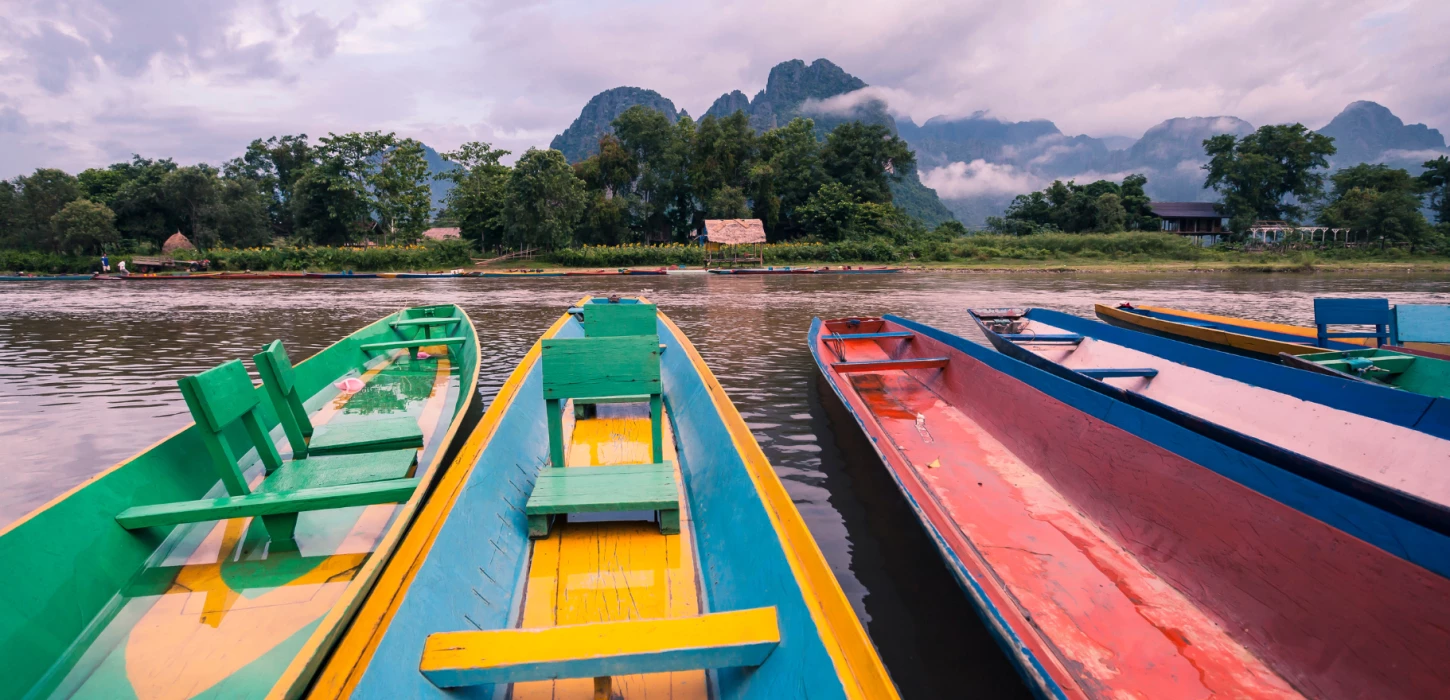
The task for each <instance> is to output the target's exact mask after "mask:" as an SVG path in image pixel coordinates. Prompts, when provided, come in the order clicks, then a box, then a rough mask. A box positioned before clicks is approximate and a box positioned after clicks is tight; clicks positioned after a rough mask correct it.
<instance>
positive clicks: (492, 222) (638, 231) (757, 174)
mask: <svg viewBox="0 0 1450 700" xmlns="http://www.w3.org/2000/svg"><path fill="white" fill-rule="evenodd" d="M612 126H613V133H612V134H606V135H604V136H602V137H600V139H599V148H598V151H597V152H596V153H595V154H594V155H593V156H591V157H589V158H587V159H585V160H583V161H581V162H579V163H576V164H574V166H572V172H569V166H567V165H565V164H564V161H563V158H562V156H561V155H560V154H559V153H558V152H557V151H536V150H530V151H529V152H528V153H525V154H524V156H523V157H522V158H520V159H519V162H518V163H517V164H515V166H514V167H513V168H511V169H510V168H507V167H504V166H502V165H500V164H499V158H501V157H502V156H504V155H506V153H505V152H503V151H497V150H494V149H493V148H492V147H491V146H489V145H488V144H484V143H470V144H466V145H465V146H464V147H463V148H462V149H460V150H459V151H456V152H453V153H447V154H444V157H445V158H448V159H449V160H451V161H453V162H455V163H457V164H458V165H460V166H461V168H460V169H459V170H458V171H455V172H454V173H452V174H450V175H449V176H448V177H450V178H451V179H453V180H454V182H455V183H456V185H457V186H456V187H455V188H454V190H453V191H452V193H450V195H449V198H448V205H447V209H446V211H445V212H444V217H445V218H447V219H449V220H451V221H454V222H456V223H457V224H458V226H459V227H460V228H461V229H462V230H463V236H464V237H465V238H467V239H469V240H473V241H477V242H478V243H479V244H480V245H481V246H482V247H483V248H484V249H485V250H488V249H493V248H495V247H497V246H502V247H505V248H510V249H514V248H519V247H533V248H542V249H546V250H555V249H559V248H563V247H567V246H569V245H571V244H586V245H618V244H622V243H640V242H648V243H664V242H670V241H674V242H684V241H688V240H691V239H692V238H694V237H695V236H696V235H697V234H698V233H700V232H702V231H703V230H704V223H705V219H731V218H758V219H761V220H762V221H763V222H764V224H765V229H766V234H767V236H768V237H769V239H770V240H772V241H785V240H792V239H796V238H800V237H802V236H807V235H810V236H814V237H816V238H820V239H822V240H826V241H837V240H864V239H869V238H872V237H876V236H886V237H889V238H892V239H893V240H904V239H906V238H910V237H912V236H915V235H919V234H921V233H924V232H925V231H926V229H925V227H924V226H923V225H922V224H921V223H920V222H918V221H916V220H914V219H912V218H911V217H910V216H907V215H906V214H905V213H904V212H902V211H901V210H900V209H899V208H898V207H896V206H894V205H893V203H892V191H891V183H892V182H893V181H895V180H898V179H900V178H901V177H902V175H901V173H904V172H913V171H912V168H914V167H915V156H914V155H913V154H912V152H911V150H910V149H909V148H907V146H906V143H905V142H904V141H902V140H901V139H900V138H897V137H896V136H894V135H892V134H891V132H890V131H889V130H888V129H887V128H886V127H884V126H880V125H875V124H864V123H861V122H847V123H844V124H841V125H840V126H838V127H836V128H835V129H834V130H832V131H831V132H830V133H828V134H827V135H826V137H825V140H824V141H822V140H821V139H819V138H818V137H817V134H816V129H815V125H814V123H813V122H812V121H811V120H809V119H796V120H793V121H792V122H790V123H789V124H787V125H786V126H783V127H781V128H779V129H772V130H770V131H766V132H765V133H763V134H760V135H757V133H756V131H755V130H754V129H753V128H751V125H750V121H749V118H748V117H747V116H746V115H745V113H743V112H736V113H734V114H733V115H731V116H728V117H723V118H716V117H715V116H713V115H710V116H706V117H705V118H704V119H701V120H700V121H699V122H698V123H697V122H695V121H693V120H691V119H690V118H689V117H688V116H685V117H681V118H680V119H678V120H675V121H671V120H670V118H669V116H668V115H666V114H664V113H662V112H660V111H658V110H655V109H649V108H647V107H642V106H635V107H631V108H630V109H628V110H625V111H624V113H623V114H620V115H619V117H618V118H616V119H615V120H614V122H613V123H612Z"/></svg>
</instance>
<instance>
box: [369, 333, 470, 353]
mask: <svg viewBox="0 0 1450 700" xmlns="http://www.w3.org/2000/svg"><path fill="white" fill-rule="evenodd" d="M466 342H468V339H467V338H464V337H462V336H455V337H451V338H413V339H411V340H384V341H382V342H377V343H363V344H362V345H359V346H358V349H359V350H362V351H363V352H369V353H370V352H377V351H379V350H397V349H399V348H408V349H409V350H411V351H412V355H413V357H417V356H418V348H421V347H423V346H425V345H462V344H464V343H466ZM450 349H451V348H450Z"/></svg>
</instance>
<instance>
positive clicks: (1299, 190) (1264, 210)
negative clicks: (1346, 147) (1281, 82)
mask: <svg viewBox="0 0 1450 700" xmlns="http://www.w3.org/2000/svg"><path fill="white" fill-rule="evenodd" d="M1203 149H1204V151H1205V152H1206V153H1207V154H1208V158H1209V160H1208V164H1207V165H1205V166H1204V170H1206V171H1208V176H1207V177H1206V178H1205V179H1204V182H1203V186H1204V187H1207V188H1212V189H1214V190H1216V191H1218V193H1219V196H1220V197H1222V198H1223V204H1222V211H1223V213H1224V215H1225V216H1227V217H1228V218H1229V228H1230V229H1232V230H1234V231H1237V232H1240V233H1242V232H1244V231H1247V230H1248V228H1249V227H1250V226H1252V225H1253V222H1254V221H1255V220H1256V219H1271V220H1283V221H1297V220H1300V219H1302V218H1304V214H1305V207H1304V203H1305V202H1313V201H1315V200H1316V199H1318V198H1319V197H1320V196H1321V195H1322V194H1323V192H1324V172H1323V171H1324V169H1326V168H1328V167H1329V156H1332V155H1334V153H1335V149H1334V139H1332V138H1330V137H1328V136H1325V135H1323V134H1318V133H1315V132H1313V131H1310V130H1309V129H1307V128H1305V126H1304V125H1303V124H1271V125H1268V126H1261V127H1259V129H1258V130H1257V131H1255V132H1254V133H1252V134H1249V135H1247V136H1244V137H1243V138H1240V139H1235V138H1234V136H1233V134H1219V135H1218V136H1214V137H1212V138H1209V139H1207V140H1205V141H1204V142H1203Z"/></svg>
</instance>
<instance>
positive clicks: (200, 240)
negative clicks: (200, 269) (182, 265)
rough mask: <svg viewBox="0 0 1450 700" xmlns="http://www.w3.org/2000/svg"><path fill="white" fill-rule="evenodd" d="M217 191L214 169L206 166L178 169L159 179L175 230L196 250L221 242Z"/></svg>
mask: <svg viewBox="0 0 1450 700" xmlns="http://www.w3.org/2000/svg"><path fill="white" fill-rule="evenodd" d="M220 189H221V182H220V180H218V178H217V171H216V169H215V168H212V167H211V166H209V165H207V164H205V163H202V164H200V165H193V166H188V167H182V168H177V169H175V170H173V171H171V172H169V173H167V174H166V175H165V177H163V178H162V179H161V191H162V193H163V196H164V197H165V202H166V206H167V208H168V209H169V210H170V211H171V212H173V213H174V214H175V216H176V219H177V220H178V222H179V226H178V230H180V231H181V233H182V234H184V235H185V236H186V237H187V238H189V239H191V242H192V243H195V244H196V246H197V247H198V248H202V249H206V248H211V247H213V246H215V245H216V244H218V243H220V242H221V235H220V234H219V233H218V232H217V228H216V214H217V208H218V206H219V204H218V200H217V193H218V190H220Z"/></svg>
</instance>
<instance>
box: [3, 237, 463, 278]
mask: <svg viewBox="0 0 1450 700" xmlns="http://www.w3.org/2000/svg"><path fill="white" fill-rule="evenodd" d="M473 254H474V253H473V248H472V246H470V245H468V244H467V243H465V242H463V241H457V240H453V241H443V242H441V243H429V244H427V245H410V246H373V247H370V248H339V247H331V246H303V247H298V248H294V247H290V246H278V247H269V248H212V249H210V250H207V251H206V252H204V253H202V252H197V251H178V252H177V257H178V259H181V258H188V259H195V258H201V257H205V258H206V259H208V260H210V261H211V264H212V269H214V270H227V271H242V270H296V271H302V270H308V271H313V272H316V271H325V270H358V271H363V270H368V271H382V270H446V269H452V268H458V267H465V266H468V265H471V264H472V262H473V260H472V256H473ZM132 257H133V256H131V255H129V254H127V255H115V256H112V257H111V265H112V266H115V265H116V263H118V262H120V261H122V260H124V261H126V263H127V265H128V266H130V267H132V269H135V266H134V265H131V259H132ZM95 269H96V256H94V255H69V254H59V253H50V252H45V251H36V250H4V249H0V270H23V271H26V272H31V273H66V272H70V273H82V272H93V271H95Z"/></svg>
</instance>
